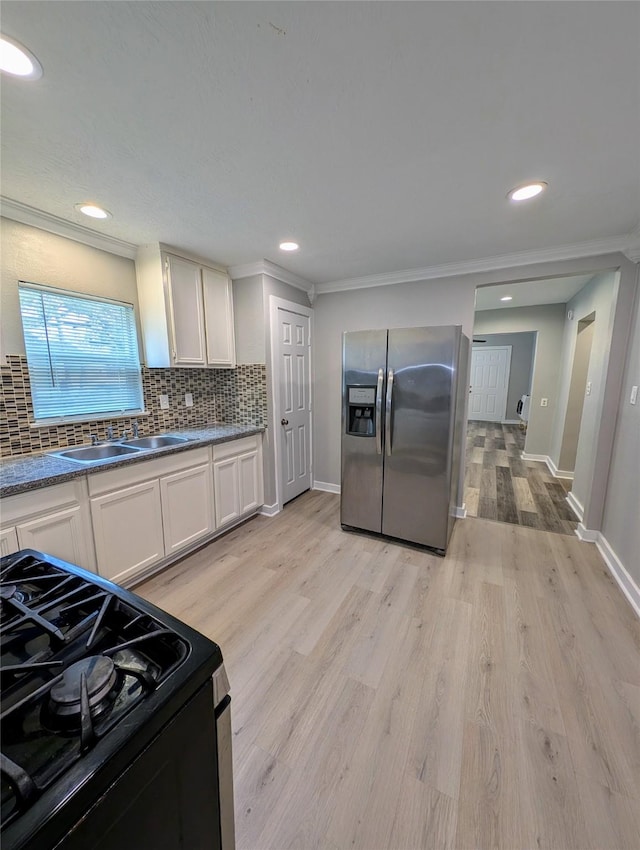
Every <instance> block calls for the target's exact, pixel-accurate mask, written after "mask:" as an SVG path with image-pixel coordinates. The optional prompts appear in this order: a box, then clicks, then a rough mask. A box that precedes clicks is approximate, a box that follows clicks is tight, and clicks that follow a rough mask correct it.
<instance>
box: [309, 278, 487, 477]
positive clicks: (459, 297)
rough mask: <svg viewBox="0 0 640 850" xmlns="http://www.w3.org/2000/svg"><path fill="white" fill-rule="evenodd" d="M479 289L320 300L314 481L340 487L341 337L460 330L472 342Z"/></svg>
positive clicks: (404, 287)
mask: <svg viewBox="0 0 640 850" xmlns="http://www.w3.org/2000/svg"><path fill="white" fill-rule="evenodd" d="M474 298H475V284H474V282H473V281H470V280H460V279H451V280H448V281H445V282H438V283H435V282H431V281H419V282H416V283H406V284H399V285H396V286H381V287H375V288H371V289H366V290H362V289H358V290H352V291H349V292H336V293H329V294H326V295H321V296H320V297H319V298H318V299H317V301H316V302H315V304H314V313H315V315H314V326H315V344H314V359H315V382H314V402H313V403H314V419H313V425H314V430H313V441H314V479H315V480H316V481H321V482H325V483H328V484H334V485H339V484H340V438H341V435H340V405H341V382H342V334H343V332H344V331H355V330H368V329H375V328H401V327H421V326H428V325H462V329H463V333H465V334H466V335H467V336H468V337H469V339H471V335H472V331H473V310H474Z"/></svg>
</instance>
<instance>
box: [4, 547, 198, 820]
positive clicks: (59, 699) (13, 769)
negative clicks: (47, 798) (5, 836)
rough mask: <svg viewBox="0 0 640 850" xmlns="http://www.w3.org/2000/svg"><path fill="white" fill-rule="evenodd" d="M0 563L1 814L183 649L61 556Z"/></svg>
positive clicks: (161, 676) (135, 699)
mask: <svg viewBox="0 0 640 850" xmlns="http://www.w3.org/2000/svg"><path fill="white" fill-rule="evenodd" d="M7 560H8V559H5V558H3V559H2V561H1V562H0V563H1V565H2V566H1V567H0V606H1V611H2V622H1V625H0V636H1V637H2V659H1V662H0V678H1V681H2V698H1V708H0V721H1V723H2V761H1V763H0V770H1V774H2V816H3V820H4V822H5V824H6V823H8V822H11V820H12V819H13V818H14V817H17V815H18V814H19V813H20V812H21V811H24V809H25V808H28V807H29V806H30V805H32V802H33V800H34V799H36V798H37V797H38V796H39V795H40V794H42V793H43V791H44V790H46V789H47V788H48V787H50V786H51V784H52V783H53V782H54V781H56V780H57V778H58V777H59V776H60V775H62V774H63V773H64V772H65V771H67V770H68V769H69V768H70V767H71V766H72V765H74V764H76V763H77V762H78V761H79V760H80V759H81V758H83V757H85V756H86V754H88V753H89V752H90V751H91V750H92V749H93V748H95V747H96V746H97V744H98V743H99V742H100V741H102V740H103V739H104V738H105V737H107V736H108V735H109V734H110V732H111V731H112V730H113V729H114V727H116V726H117V724H119V723H120V722H121V721H122V720H123V719H124V718H125V717H126V716H127V715H128V714H129V713H130V712H131V711H132V710H133V709H134V708H135V707H136V706H137V705H138V704H139V703H140V702H142V701H144V700H145V699H146V698H148V697H149V696H150V695H151V694H152V693H153V692H154V691H155V690H156V689H157V687H158V685H159V684H160V683H161V682H163V681H164V680H165V679H166V678H167V677H168V676H170V675H171V674H172V673H173V672H174V671H175V670H176V669H177V668H178V667H179V666H180V665H181V664H182V663H183V662H184V661H185V659H186V658H187V656H188V655H189V652H190V647H189V644H188V643H187V642H186V641H185V640H184V639H183V638H181V637H180V636H179V635H178V634H176V632H175V631H172V630H171V629H169V628H166V627H165V626H164V625H163V624H162V623H161V622H160V621H159V620H157V619H156V618H155V617H153V616H152V615H151V614H148V613H146V612H145V611H141V610H139V609H138V608H136V607H135V597H133V595H131V601H129V599H128V598H127V599H125V598H122V597H123V594H122V593H120V594H118V593H116V592H114V593H112V592H110V591H109V589H105V588H104V587H101V586H100V585H99V584H96V583H94V582H92V581H91V580H90V578H88V577H87V578H85V577H84V574H82V573H81V571H80V574H78V571H76V568H73V567H70V568H69V569H68V570H65V569H64V565H62V566H61V565H60V564H61V562H56V561H55V559H52V562H49V561H47V560H46V559H45V558H37V557H34V556H32V555H29V556H26V557H22V558H19V559H13V560H12V561H10V562H9V563H6V562H7Z"/></svg>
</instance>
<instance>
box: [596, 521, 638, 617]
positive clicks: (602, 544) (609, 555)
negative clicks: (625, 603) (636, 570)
mask: <svg viewBox="0 0 640 850" xmlns="http://www.w3.org/2000/svg"><path fill="white" fill-rule="evenodd" d="M596 546H597V547H598V552H600V554H601V555H602V560H603V561H604V562H605V564H606V565H607V567H608V568H609V572H610V573H611V575H612V576H613V578H614V581H615V582H616V584H617V585H618V587H619V588H620V590H621V591H622V592H623V593H624V595H625V596H626V597H627V599H628V600H629V602H630V603H631V607H632V608H633V610H634V611H635V612H636V614H637V616H638V617H640V587H638V585H637V584H636V583H635V581H634V580H633V578H632V577H631V576H630V575H629V573H628V572H627V571H626V569H625V568H624V566H623V564H622V562H621V561H620V558H618V556H617V555H616V553H615V552H614V551H613V549H612V548H611V546H610V544H609V542H608V540H607V539H606V537H603V535H602V533H600V532H599V533H598V539H597V540H596Z"/></svg>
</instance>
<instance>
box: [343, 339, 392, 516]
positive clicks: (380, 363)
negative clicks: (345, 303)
mask: <svg viewBox="0 0 640 850" xmlns="http://www.w3.org/2000/svg"><path fill="white" fill-rule="evenodd" d="M386 362H387V331H386V330H376V331H352V332H349V333H345V334H344V335H343V340H342V483H341V499H340V522H341V523H342V525H349V526H352V527H354V528H362V529H365V530H366V531H377V532H380V531H381V529H382V464H383V454H382V452H383V445H384V443H383V439H384V433H383V410H382V404H383V395H384V376H385V370H386Z"/></svg>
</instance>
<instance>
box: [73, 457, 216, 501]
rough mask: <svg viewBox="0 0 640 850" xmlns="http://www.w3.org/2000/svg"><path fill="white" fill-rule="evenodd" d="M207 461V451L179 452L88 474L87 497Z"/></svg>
mask: <svg viewBox="0 0 640 850" xmlns="http://www.w3.org/2000/svg"><path fill="white" fill-rule="evenodd" d="M208 461H209V449H208V448H207V447H206V446H205V447H203V448H200V449H192V450H190V451H181V452H177V453H176V454H173V455H167V456H165V457H159V458H155V459H151V458H150V459H149V460H145V461H141V462H139V463H132V464H130V465H129V466H121V467H119V468H118V469H108V470H105V471H104V472H94V473H89V476H88V478H89V495H90V496H99V495H101V494H102V493H108V492H110V491H111V490H119V489H120V488H121V487H130V486H132V485H134V484H138V483H139V482H141V481H150V480H151V479H152V478H160V477H162V476H163V475H171V473H173V472H180V471H181V470H183V469H187V468H189V467H191V466H199V465H200V464H203V463H208Z"/></svg>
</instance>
